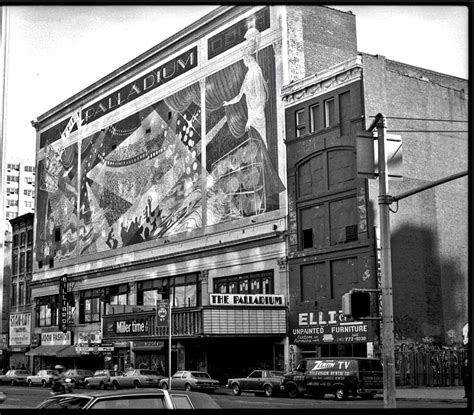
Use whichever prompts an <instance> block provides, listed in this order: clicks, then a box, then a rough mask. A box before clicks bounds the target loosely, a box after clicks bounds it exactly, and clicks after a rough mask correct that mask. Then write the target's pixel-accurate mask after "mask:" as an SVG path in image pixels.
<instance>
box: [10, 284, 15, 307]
mask: <svg viewBox="0 0 474 415" xmlns="http://www.w3.org/2000/svg"><path fill="white" fill-rule="evenodd" d="M10 300H11V301H10V304H11V306H12V307H14V306H15V305H16V284H12V294H11V298H10Z"/></svg>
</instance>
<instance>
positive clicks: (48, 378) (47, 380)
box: [26, 369, 56, 388]
mask: <svg viewBox="0 0 474 415" xmlns="http://www.w3.org/2000/svg"><path fill="white" fill-rule="evenodd" d="M55 374H56V372H55V371H54V370H46V369H42V370H38V372H37V373H36V375H30V376H28V377H27V378H26V382H27V383H28V386H30V387H31V386H34V385H41V386H43V387H44V388H46V387H47V386H51V384H52V382H53V378H54V375H55Z"/></svg>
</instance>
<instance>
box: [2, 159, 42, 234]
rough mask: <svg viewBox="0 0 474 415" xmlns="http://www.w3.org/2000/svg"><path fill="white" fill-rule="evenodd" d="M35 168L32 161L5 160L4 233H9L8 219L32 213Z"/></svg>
mask: <svg viewBox="0 0 474 415" xmlns="http://www.w3.org/2000/svg"><path fill="white" fill-rule="evenodd" d="M35 175H36V167H35V161H34V160H24V159H18V158H9V159H7V165H6V171H5V194H4V195H3V200H4V203H5V232H11V226H10V222H9V221H10V219H13V218H16V217H17V216H20V215H23V214H24V213H28V212H33V211H34V206H35V179H36V176H35Z"/></svg>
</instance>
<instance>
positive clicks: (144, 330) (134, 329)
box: [103, 316, 150, 337]
mask: <svg viewBox="0 0 474 415" xmlns="http://www.w3.org/2000/svg"><path fill="white" fill-rule="evenodd" d="M111 317H112V316H111ZM149 334H150V324H149V321H148V318H134V319H131V318H123V317H112V318H107V319H104V333H103V336H104V337H110V336H140V335H145V336H146V335H149Z"/></svg>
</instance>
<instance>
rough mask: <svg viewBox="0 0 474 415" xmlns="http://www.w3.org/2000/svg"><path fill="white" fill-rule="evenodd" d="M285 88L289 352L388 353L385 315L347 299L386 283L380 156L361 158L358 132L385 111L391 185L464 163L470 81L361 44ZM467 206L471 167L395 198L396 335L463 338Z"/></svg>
mask: <svg viewBox="0 0 474 415" xmlns="http://www.w3.org/2000/svg"><path fill="white" fill-rule="evenodd" d="M282 96H283V101H284V103H285V119H286V146H287V173H288V180H287V192H288V266H289V299H290V301H289V342H290V345H291V347H290V357H291V358H292V359H294V360H298V359H299V358H301V357H304V356H307V357H312V356H380V353H381V349H380V348H381V341H380V331H379V324H378V322H377V321H374V320H361V321H353V320H350V319H347V318H345V317H344V316H343V315H342V310H341V303H342V301H341V298H342V295H343V294H344V293H347V292H349V291H350V290H351V289H354V288H355V289H370V290H376V289H379V288H380V275H379V273H378V269H377V268H378V267H377V264H378V263H379V251H380V242H379V224H378V194H379V189H378V180H377V179H376V175H374V173H375V170H374V165H373V163H374V162H372V165H371V166H369V168H367V167H366V166H365V165H364V164H362V163H360V162H359V163H358V160H360V157H358V156H361V154H362V150H363V149H366V147H363V144H361V138H364V136H367V132H366V130H367V129H368V128H369V126H370V124H371V123H372V121H373V119H374V118H375V115H376V114H378V113H382V114H384V115H385V117H386V120H387V132H388V133H389V134H390V136H391V138H392V139H394V141H393V142H391V143H388V144H387V153H388V160H389V163H388V172H389V175H390V180H389V194H390V195H393V196H397V195H401V194H402V193H404V192H408V191H411V190H413V189H416V188H420V187H422V186H424V185H427V184H429V183H431V182H433V181H435V180H438V179H442V178H445V177H447V176H450V175H454V174H457V173H460V172H463V171H464V172H466V171H467V143H468V139H467V131H466V125H467V124H466V122H467V119H468V117H467V114H468V112H467V111H468V105H467V102H468V97H467V81H465V80H462V79H459V78H456V77H452V76H448V75H443V74H439V73H436V72H433V71H429V70H426V69H422V68H418V67H413V66H410V65H405V64H402V63H399V62H394V61H391V60H388V59H386V58H385V57H383V56H378V55H377V56H372V55H368V54H363V53H362V54H359V55H358V56H356V57H353V58H350V59H348V60H347V61H346V62H343V63H341V64H338V65H335V66H333V67H331V68H329V69H328V70H326V71H322V72H318V73H315V74H313V75H309V76H306V77H304V78H302V79H300V80H299V81H297V82H294V83H291V84H289V85H286V86H285V87H284V88H283V90H282ZM463 120H464V121H463ZM463 122H464V124H463ZM370 136H371V137H372V134H370ZM375 137H376V134H375ZM395 139H396V140H398V141H395ZM371 140H372V141H373V139H372V138H371ZM400 140H401V141H400ZM375 143H376V142H375ZM371 145H373V144H371ZM362 158H364V157H362ZM368 177H371V178H368ZM467 206H468V205H467V176H463V177H460V178H458V179H457V180H453V181H449V182H447V183H444V184H442V185H439V186H435V187H433V188H430V189H427V190H424V191H422V192H419V193H415V194H413V195H411V196H410V197H407V198H406V199H405V198H404V199H403V200H400V201H399V203H395V204H393V205H392V206H390V209H391V211H392V212H391V213H390V215H391V241H392V279H393V302H394V334H395V345H396V346H402V345H411V346H410V347H413V346H415V347H418V346H420V345H425V346H427V345H438V346H441V345H443V346H451V347H452V346H460V345H462V327H463V325H464V324H465V322H466V321H467V315H468V313H467V304H468V301H467V292H468V290H467V281H468V267H467V258H468V252H467V226H466V224H467V217H468V216H467V215H468V213H467V212H468V210H467ZM454 217H455V218H456V220H454V221H453V220H451V219H453V218H454ZM450 218H451V219H450ZM377 316H380V309H379V304H378V296H377V295H376V294H373V295H372V304H371V317H377Z"/></svg>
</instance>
